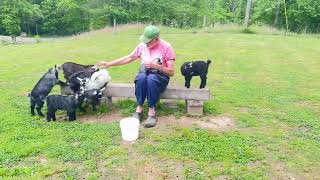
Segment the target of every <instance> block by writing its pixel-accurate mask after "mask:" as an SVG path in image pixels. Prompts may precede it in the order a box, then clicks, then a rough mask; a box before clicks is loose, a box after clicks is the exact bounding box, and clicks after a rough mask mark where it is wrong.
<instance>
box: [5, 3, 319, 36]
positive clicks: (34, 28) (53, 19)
mask: <svg viewBox="0 0 320 180" xmlns="http://www.w3.org/2000/svg"><path fill="white" fill-rule="evenodd" d="M250 1H252V3H251V4H252V5H251V9H250V10H251V16H250V20H249V24H265V25H270V26H274V27H276V28H279V29H282V28H286V21H285V13H284V10H285V8H286V10H287V17H288V27H289V30H290V31H293V32H308V33H319V32H320V0H250ZM246 8H247V0H158V1H153V0H1V1H0V34H5V35H11V36H15V35H19V34H20V33H21V32H26V33H28V34H31V35H35V34H45V35H70V34H77V33H80V32H84V31H88V30H91V29H99V28H103V27H104V26H106V25H112V23H113V19H116V20H117V23H120V24H121V23H129V22H145V23H150V22H151V23H160V24H164V25H168V26H173V27H179V28H189V27H201V26H202V25H203V18H204V16H205V17H206V22H207V23H206V24H207V25H211V26H214V24H216V23H223V24H226V23H237V24H243V23H244V19H245V13H246Z"/></svg>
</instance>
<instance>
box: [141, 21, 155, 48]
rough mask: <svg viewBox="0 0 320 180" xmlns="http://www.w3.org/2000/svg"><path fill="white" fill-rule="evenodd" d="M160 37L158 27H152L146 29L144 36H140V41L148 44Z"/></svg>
mask: <svg viewBox="0 0 320 180" xmlns="http://www.w3.org/2000/svg"><path fill="white" fill-rule="evenodd" d="M159 35H160V30H159V28H157V27H156V26H153V25H150V26H147V27H146V28H144V32H143V34H142V35H141V36H140V38H139V39H140V41H141V42H143V43H145V44H147V43H148V42H150V41H151V40H153V39H154V38H157V37H159Z"/></svg>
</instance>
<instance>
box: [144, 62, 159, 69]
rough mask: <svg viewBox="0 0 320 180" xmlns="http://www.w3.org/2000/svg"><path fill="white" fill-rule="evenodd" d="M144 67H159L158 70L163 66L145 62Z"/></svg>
mask: <svg viewBox="0 0 320 180" xmlns="http://www.w3.org/2000/svg"><path fill="white" fill-rule="evenodd" d="M144 67H145V68H146V69H157V70H159V69H160V67H161V65H159V64H154V63H145V64H144Z"/></svg>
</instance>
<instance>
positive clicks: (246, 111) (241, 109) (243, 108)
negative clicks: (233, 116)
mask: <svg viewBox="0 0 320 180" xmlns="http://www.w3.org/2000/svg"><path fill="white" fill-rule="evenodd" d="M249 110H250V109H249V108H247V107H241V108H239V109H238V111H239V112H241V113H249Z"/></svg>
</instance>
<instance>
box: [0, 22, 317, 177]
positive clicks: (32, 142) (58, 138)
mask: <svg viewBox="0 0 320 180" xmlns="http://www.w3.org/2000/svg"><path fill="white" fill-rule="evenodd" d="M141 29H142V28H141ZM141 29H137V28H136V27H129V29H127V30H126V31H121V32H118V33H117V34H112V32H111V31H110V30H105V31H97V32H92V33H87V34H83V35H80V36H77V37H70V38H65V39H61V40H55V41H53V42H45V43H39V44H26V45H0V179H1V178H5V179H7V178H8V179H11V178H13V179H30V178H33V179H39V178H41V179H42V178H64V179H80V178H82V177H84V178H87V179H100V178H110V179H121V178H125V179H133V178H134V179H135V178H139V179H140V178H143V179H150V178H155V177H156V178H158V179H164V178H169V179H172V178H183V179H184V178H186V179H197V178H198V179H206V178H210V179H211V178H231V179H236V178H240V179H257V178H264V179H270V178H274V179H288V178H289V177H292V178H295V179H316V178H319V177H320V172H319V169H320V91H319V89H320V83H319V79H320V59H319V55H320V48H319V47H320V39H319V38H318V37H316V36H282V35H270V34H266V35H264V34H241V33H230V32H229V33H223V32H220V33H209V34H208V33H178V32H179V31H177V30H172V31H170V32H173V31H174V32H177V33H169V34H163V35H162V38H163V39H165V40H167V41H169V42H170V43H171V44H172V46H173V47H174V49H175V51H176V55H177V60H176V64H175V65H176V70H177V72H176V75H175V76H174V77H173V78H172V79H171V83H172V84H178V85H183V83H184V82H183V77H182V76H181V74H180V70H179V69H180V65H181V64H182V63H183V62H185V61H190V60H202V59H203V60H206V59H208V58H210V59H212V60H213V61H214V63H213V65H212V66H211V67H210V70H209V75H208V83H207V85H208V87H209V88H210V90H211V92H212V95H213V96H214V97H215V98H214V100H211V101H209V102H206V103H205V113H206V115H207V116H206V117H203V118H202V119H206V118H215V117H221V116H226V117H230V118H231V119H233V121H234V122H235V127H233V128H232V129H228V130H226V131H215V130H210V129H203V128H199V127H197V126H194V127H182V126H178V125H170V124H168V125H167V126H160V125H159V126H158V127H157V128H154V129H144V128H142V129H141V136H140V138H139V140H138V141H137V142H136V143H135V144H133V145H125V144H123V143H121V136H120V130H119V125H118V123H116V122H113V123H109V124H106V123H104V124H101V123H90V124H87V123H83V122H79V121H76V122H72V123H70V122H67V121H65V122H64V121H59V122H56V123H47V122H45V121H44V120H43V119H41V118H39V117H31V116H30V114H29V102H28V99H27V97H26V95H27V94H28V92H30V91H31V89H32V88H33V86H34V85H35V83H36V82H37V81H38V80H39V78H40V77H41V76H42V74H43V73H44V72H46V71H47V69H48V68H50V67H53V66H54V65H55V64H62V63H63V62H66V61H74V62H78V63H83V64H94V63H96V62H97V61H99V60H112V59H115V58H118V57H121V56H123V55H127V54H128V53H131V52H132V51H133V50H134V48H135V46H136V45H137V44H138V43H139V42H138V37H139V35H138V34H139V33H141V32H142V30H141ZM137 67H138V62H136V63H133V64H130V65H126V66H122V67H114V68H111V69H109V72H110V74H111V76H112V81H113V82H122V83H131V82H132V81H133V79H134V76H135V74H136V70H137ZM60 77H62V76H61V75H60ZM198 85H199V79H198V78H196V79H194V81H193V84H192V86H198ZM58 91H59V88H58V87H56V88H55V89H54V91H53V93H57V92H58ZM134 105H135V103H134V102H133V101H121V102H118V103H117V104H116V107H115V109H113V108H112V109H110V108H108V107H106V106H103V107H101V108H100V110H99V114H98V115H97V114H94V113H91V116H90V118H93V119H94V118H95V117H96V118H101V116H106V117H107V116H109V115H112V114H114V113H117V111H120V112H121V114H122V115H123V116H127V115H129V114H130V113H131V112H132V111H133V110H134ZM159 109H160V110H159V114H160V115H161V117H162V118H163V119H166V117H167V116H168V115H170V114H174V116H173V117H174V118H172V116H170V117H171V118H172V119H173V120H172V121H178V120H179V118H184V116H183V114H184V105H183V103H180V104H179V106H178V108H177V109H176V110H172V109H170V108H166V107H164V105H163V104H161V105H160V106H159ZM43 111H44V112H45V111H46V110H45V109H44V110H43ZM59 114H60V115H64V113H63V112H61V113H59ZM81 116H84V115H83V114H79V117H81ZM168 117H169V116H168ZM175 118H176V119H175ZM190 119H191V120H192V118H189V120H190ZM196 119H197V118H195V120H196Z"/></svg>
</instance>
